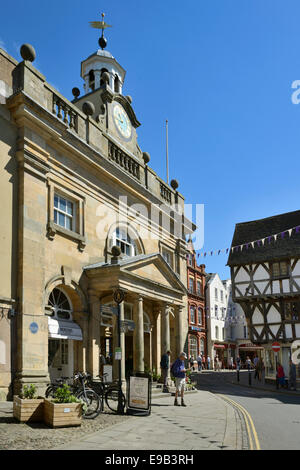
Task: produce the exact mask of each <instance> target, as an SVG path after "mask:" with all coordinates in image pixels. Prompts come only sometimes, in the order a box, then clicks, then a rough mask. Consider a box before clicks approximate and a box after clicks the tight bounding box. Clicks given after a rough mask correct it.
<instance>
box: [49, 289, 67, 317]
mask: <svg viewBox="0 0 300 470" xmlns="http://www.w3.org/2000/svg"><path fill="white" fill-rule="evenodd" d="M48 305H49V307H50V308H51V310H52V316H53V317H55V318H57V319H59V320H72V307H71V304H70V302H69V299H68V298H67V296H66V294H65V293H64V292H63V291H62V290H60V289H58V288H55V289H53V291H52V292H51V294H50V296H49V301H48Z"/></svg>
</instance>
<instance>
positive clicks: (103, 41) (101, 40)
mask: <svg viewBox="0 0 300 470" xmlns="http://www.w3.org/2000/svg"><path fill="white" fill-rule="evenodd" d="M98 44H99V46H100V47H101V49H102V50H103V49H105V48H106V46H107V40H106V39H105V37H104V36H101V38H99V41H98Z"/></svg>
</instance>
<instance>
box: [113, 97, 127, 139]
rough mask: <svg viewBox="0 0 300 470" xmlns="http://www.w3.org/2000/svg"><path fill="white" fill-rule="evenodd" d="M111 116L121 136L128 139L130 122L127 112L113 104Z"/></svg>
mask: <svg viewBox="0 0 300 470" xmlns="http://www.w3.org/2000/svg"><path fill="white" fill-rule="evenodd" d="M113 118H114V122H115V125H116V127H117V130H118V131H119V133H120V134H121V136H122V137H124V139H128V140H129V139H130V137H131V124H130V121H129V117H128V116H127V113H126V112H125V111H124V109H123V108H122V106H120V105H119V104H115V106H114V108H113Z"/></svg>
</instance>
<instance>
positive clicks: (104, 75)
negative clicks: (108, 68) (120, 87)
mask: <svg viewBox="0 0 300 470" xmlns="http://www.w3.org/2000/svg"><path fill="white" fill-rule="evenodd" d="M101 80H103V82H104V83H107V84H108V83H109V73H108V72H103V73H102V74H101Z"/></svg>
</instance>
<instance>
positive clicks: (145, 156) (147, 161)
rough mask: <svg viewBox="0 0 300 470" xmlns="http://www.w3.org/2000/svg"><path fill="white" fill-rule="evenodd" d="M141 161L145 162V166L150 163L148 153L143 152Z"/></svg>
mask: <svg viewBox="0 0 300 470" xmlns="http://www.w3.org/2000/svg"><path fill="white" fill-rule="evenodd" d="M143 160H144V162H145V165H147V163H149V162H150V155H149V153H148V152H143Z"/></svg>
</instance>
